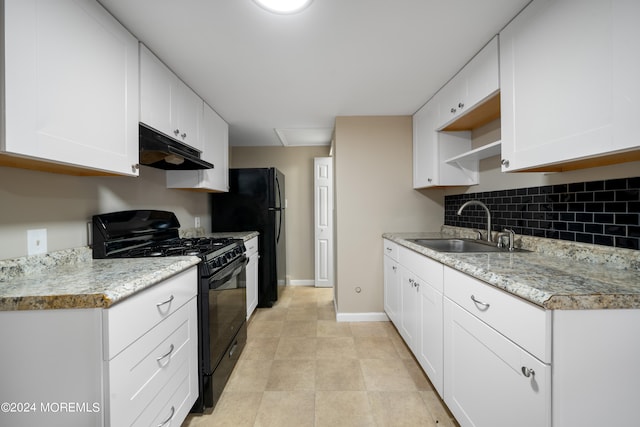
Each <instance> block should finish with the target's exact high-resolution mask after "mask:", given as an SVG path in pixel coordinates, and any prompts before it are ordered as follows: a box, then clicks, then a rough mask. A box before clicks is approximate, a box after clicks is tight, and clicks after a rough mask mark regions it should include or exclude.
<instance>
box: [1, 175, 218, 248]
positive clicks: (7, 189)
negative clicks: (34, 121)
mask: <svg viewBox="0 0 640 427" xmlns="http://www.w3.org/2000/svg"><path fill="white" fill-rule="evenodd" d="M127 209H160V210H169V211H173V212H175V213H176V215H177V217H178V220H179V221H180V224H181V226H182V228H191V227H193V226H194V218H195V217H196V216H199V217H200V218H201V223H202V226H203V227H204V228H205V230H206V231H209V230H211V227H210V223H211V217H210V215H209V207H208V203H207V195H206V194H205V193H196V192H191V191H184V190H168V189H167V188H166V186H165V172H164V171H162V170H159V169H153V168H149V167H145V166H142V167H141V169H140V176H139V177H138V178H131V177H77V176H69V175H59V174H53V173H46V172H37V171H30V170H24V169H14V168H7V167H0V259H8V258H15V257H21V256H25V255H27V230H29V229H39V228H46V229H47V247H48V251H49V252H51V251H55V250H60V249H67V248H77V247H80V246H86V245H87V244H88V242H87V222H88V221H90V220H91V216H92V215H95V214H97V213H105V212H114V211H119V210H127Z"/></svg>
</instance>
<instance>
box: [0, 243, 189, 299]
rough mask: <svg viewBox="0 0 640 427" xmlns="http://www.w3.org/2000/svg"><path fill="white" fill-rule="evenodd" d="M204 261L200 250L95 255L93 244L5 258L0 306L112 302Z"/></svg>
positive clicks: (1, 263) (0, 275) (0, 263)
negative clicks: (172, 254)
mask: <svg viewBox="0 0 640 427" xmlns="http://www.w3.org/2000/svg"><path fill="white" fill-rule="evenodd" d="M199 262H200V258H198V257H195V256H181V257H163V258H118V259H92V258H91V249H89V248H88V247H87V248H79V249H69V250H64V251H56V252H52V253H49V254H44V255H36V256H31V257H22V258H16V259H12V260H0V311H13V310H43V309H62V308H108V307H110V306H112V305H113V304H115V303H117V302H119V301H122V300H124V299H125V298H127V297H129V296H131V295H133V294H135V293H136V292H139V291H141V290H143V289H146V288H148V287H150V286H153V285H155V284H156V283H159V282H161V281H163V280H165V279H167V278H169V277H171V276H173V275H175V274H177V273H179V272H181V271H184V270H186V269H188V268H189V267H192V266H195V265H196V264H198V263H199Z"/></svg>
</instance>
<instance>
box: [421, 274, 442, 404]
mask: <svg viewBox="0 0 640 427" xmlns="http://www.w3.org/2000/svg"><path fill="white" fill-rule="evenodd" d="M419 291H420V292H419V300H420V302H419V304H420V307H419V313H420V321H419V337H418V345H417V347H418V348H417V352H416V357H417V359H418V362H419V363H420V366H422V369H424V371H425V373H426V374H427V376H428V377H429V380H431V383H432V384H433V386H434V387H435V389H436V390H437V391H438V394H440V396H444V394H443V392H444V391H443V378H444V377H443V363H442V357H443V341H442V339H443V337H442V328H443V323H442V322H443V317H442V316H443V315H442V293H440V292H438V291H437V290H436V289H434V288H433V287H432V286H430V285H429V284H428V283H426V282H424V281H421V282H419Z"/></svg>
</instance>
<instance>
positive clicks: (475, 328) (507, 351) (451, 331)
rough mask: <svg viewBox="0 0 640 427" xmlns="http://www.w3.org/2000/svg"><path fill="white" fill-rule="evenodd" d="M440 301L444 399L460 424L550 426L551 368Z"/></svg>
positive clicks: (501, 426)
mask: <svg viewBox="0 0 640 427" xmlns="http://www.w3.org/2000/svg"><path fill="white" fill-rule="evenodd" d="M444 304H445V305H444V325H445V327H444V360H446V361H447V363H446V364H445V374H444V378H445V384H444V393H445V394H444V400H445V402H446V404H447V406H448V407H449V409H450V410H451V412H452V413H453V415H454V416H455V417H456V420H458V422H459V423H460V425H461V426H463V427H466V426H474V427H511V426H518V427H543V426H549V425H551V422H550V420H551V392H550V390H551V367H550V366H548V365H546V364H544V363H542V362H540V361H539V360H538V359H536V358H535V357H533V356H531V355H530V354H529V353H527V352H526V351H524V350H522V349H521V348H520V347H518V346H517V345H516V344H514V343H513V342H511V341H510V340H508V339H507V338H505V337H504V336H502V335H501V334H499V333H498V332H496V331H495V330H494V329H492V328H491V327H489V326H487V325H486V324H485V323H483V322H482V321H480V320H479V319H477V318H476V317H474V316H473V315H471V314H469V313H468V312H467V311H465V310H464V309H462V308H461V307H460V306H458V305H457V304H455V303H454V302H452V301H450V300H449V299H447V298H445V300H444ZM525 373H526V374H528V375H529V376H528V377H527V376H525Z"/></svg>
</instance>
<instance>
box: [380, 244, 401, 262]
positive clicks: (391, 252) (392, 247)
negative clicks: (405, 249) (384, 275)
mask: <svg viewBox="0 0 640 427" xmlns="http://www.w3.org/2000/svg"><path fill="white" fill-rule="evenodd" d="M382 243H383V245H384V249H383V252H384V254H385V255H386V256H388V257H391V259H393V260H394V261H398V247H399V246H398V245H397V244H395V243H393V242H392V241H391V240H387V239H382Z"/></svg>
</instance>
